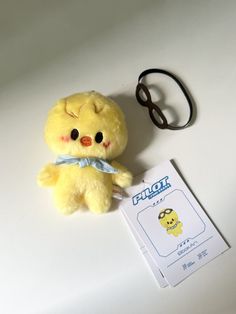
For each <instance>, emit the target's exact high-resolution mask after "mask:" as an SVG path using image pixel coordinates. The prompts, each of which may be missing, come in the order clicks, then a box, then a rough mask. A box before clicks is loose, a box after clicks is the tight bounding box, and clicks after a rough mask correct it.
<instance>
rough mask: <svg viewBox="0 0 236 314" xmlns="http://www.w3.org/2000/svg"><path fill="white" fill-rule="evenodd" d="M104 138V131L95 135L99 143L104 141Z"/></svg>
mask: <svg viewBox="0 0 236 314" xmlns="http://www.w3.org/2000/svg"><path fill="white" fill-rule="evenodd" d="M102 140H103V134H102V132H98V133H97V134H96V136H95V141H96V142H97V143H98V144H99V143H101V142H102Z"/></svg>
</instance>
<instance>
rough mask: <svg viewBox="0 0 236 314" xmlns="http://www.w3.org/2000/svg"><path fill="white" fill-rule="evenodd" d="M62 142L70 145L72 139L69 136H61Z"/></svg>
mask: <svg viewBox="0 0 236 314" xmlns="http://www.w3.org/2000/svg"><path fill="white" fill-rule="evenodd" d="M60 140H61V141H62V142H64V143H68V142H69V141H70V137H69V136H64V135H62V136H60Z"/></svg>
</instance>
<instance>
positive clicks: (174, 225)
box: [158, 208, 183, 237]
mask: <svg viewBox="0 0 236 314" xmlns="http://www.w3.org/2000/svg"><path fill="white" fill-rule="evenodd" d="M158 219H159V221H160V224H161V225H162V227H163V228H165V229H166V232H167V233H168V234H172V235H173V236H175V237H178V236H179V235H180V234H181V233H182V232H183V231H182V227H183V224H182V222H181V221H179V218H178V215H177V213H176V211H174V210H173V209H172V208H166V209H163V210H161V211H160V214H159V216H158Z"/></svg>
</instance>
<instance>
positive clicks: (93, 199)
mask: <svg viewBox="0 0 236 314" xmlns="http://www.w3.org/2000/svg"><path fill="white" fill-rule="evenodd" d="M85 203H86V205H87V206H88V208H89V210H90V211H91V212H93V213H95V214H102V213H106V212H107V211H108V210H109V208H110V206H111V193H109V192H108V191H100V190H99V191H91V192H87V193H86V195H85Z"/></svg>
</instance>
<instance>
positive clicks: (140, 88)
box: [136, 69, 193, 130]
mask: <svg viewBox="0 0 236 314" xmlns="http://www.w3.org/2000/svg"><path fill="white" fill-rule="evenodd" d="M152 73H161V74H164V75H167V76H169V77H171V78H172V79H173V80H174V81H175V82H176V83H177V85H178V86H179V87H180V89H181V90H182V92H183V94H184V96H185V98H186V100H187V102H188V106H189V118H188V121H187V122H186V123H185V124H184V125H182V126H174V125H170V124H169V123H168V122H167V119H166V117H165V115H164V113H163V112H162V111H161V109H160V108H159V107H158V105H157V104H154V103H153V101H152V97H151V94H150V92H149V90H148V88H147V86H146V85H145V84H143V83H142V79H143V78H144V77H145V76H146V75H149V74H152ZM140 93H144V95H145V98H146V99H144V97H142V96H141V95H140ZM136 99H137V101H138V102H139V103H140V105H142V106H144V107H148V110H149V115H150V118H151V120H152V122H153V123H154V124H155V125H156V126H157V127H158V128H160V129H169V130H181V129H185V128H186V127H188V126H189V125H190V123H191V120H192V118H193V104H192V100H191V98H190V96H189V94H188V93H187V90H186V88H185V87H184V85H183V84H182V83H181V81H180V80H179V79H178V78H177V77H176V76H175V75H174V74H172V73H170V72H168V71H166V70H162V69H148V70H145V71H143V72H142V73H141V74H140V75H139V78H138V85H137V87H136ZM154 112H155V113H156V114H157V115H158V117H159V121H158V120H157V119H156V117H155V115H154ZM160 121H161V122H160Z"/></svg>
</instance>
